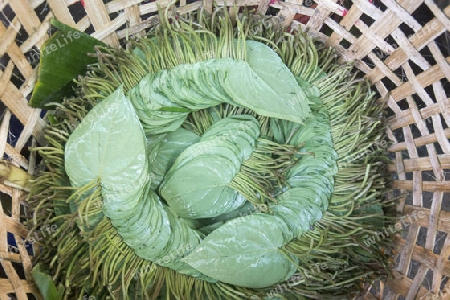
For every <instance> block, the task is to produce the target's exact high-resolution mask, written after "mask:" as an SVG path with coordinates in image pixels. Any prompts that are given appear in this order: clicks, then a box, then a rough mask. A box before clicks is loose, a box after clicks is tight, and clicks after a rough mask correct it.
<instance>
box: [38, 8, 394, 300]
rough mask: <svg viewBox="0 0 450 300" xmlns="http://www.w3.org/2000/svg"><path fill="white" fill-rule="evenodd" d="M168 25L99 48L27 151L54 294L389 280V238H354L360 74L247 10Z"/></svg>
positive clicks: (374, 202) (350, 285) (329, 289)
mask: <svg viewBox="0 0 450 300" xmlns="http://www.w3.org/2000/svg"><path fill="white" fill-rule="evenodd" d="M160 19H161V22H160V23H159V24H158V25H157V26H155V27H154V28H152V30H151V31H150V32H149V34H148V35H147V36H145V37H141V38H139V39H136V40H133V41H132V42H130V43H129V45H128V46H127V47H126V49H119V50H117V49H115V50H113V49H110V48H106V47H99V48H98V49H97V50H98V51H97V53H96V56H97V58H98V63H97V64H95V65H92V66H90V69H89V72H88V73H87V74H86V75H85V76H84V77H81V78H80V79H79V81H78V95H79V96H78V97H76V98H72V99H66V100H65V101H64V102H63V103H62V104H60V105H58V107H57V108H56V110H55V111H54V113H53V114H52V118H51V124H50V125H49V126H48V128H47V131H46V133H47V140H48V141H49V146H47V147H45V148H38V149H37V151H38V152H39V153H40V155H41V156H42V157H43V158H44V161H45V164H46V168H47V170H48V171H46V172H43V173H42V174H41V175H40V176H39V177H38V179H37V180H36V182H35V184H34V187H33V189H32V192H31V194H30V195H31V196H30V202H31V203H32V204H33V205H34V206H35V216H34V223H35V226H36V228H38V226H42V224H55V223H56V224H58V232H56V233H55V234H54V235H53V236H52V237H51V238H49V239H47V240H45V241H42V243H43V244H42V245H43V247H44V249H45V251H43V252H42V253H41V254H40V255H39V256H38V258H37V260H38V261H40V262H42V263H43V264H44V265H46V266H48V269H49V270H48V272H49V273H50V274H52V276H53V279H54V281H55V282H60V283H63V285H64V286H65V296H64V297H65V298H66V299H75V298H79V299H82V298H83V296H85V295H95V296H96V297H97V298H98V299H107V298H113V299H144V298H145V299H146V298H148V299H156V298H157V297H158V295H165V297H167V299H246V298H251V299H271V297H278V298H281V299H303V297H305V296H306V297H312V298H330V299H335V297H336V296H338V295H347V294H352V293H356V292H357V291H359V290H360V288H361V285H362V284H363V283H364V281H365V280H368V281H371V280H374V279H377V278H380V277H382V276H385V275H386V274H387V269H388V262H387V258H386V257H385V256H384V254H383V251H382V250H381V247H383V246H386V245H387V244H388V243H387V241H386V240H380V242H379V243H377V244H375V245H369V244H365V243H364V241H365V239H367V238H368V237H370V236H371V235H373V234H374V233H376V232H377V231H378V230H381V228H382V227H383V226H384V221H385V218H386V217H385V216H384V213H383V209H382V207H383V206H385V207H386V206H387V205H388V204H387V203H385V201H384V200H383V193H384V190H385V185H386V178H385V177H386V176H385V175H384V174H385V171H384V162H383V155H382V151H383V149H378V150H376V151H375V150H374V147H373V145H374V144H376V143H377V141H379V140H381V139H383V127H382V124H381V121H380V116H381V111H382V108H381V107H380V105H377V104H376V103H375V100H374V97H373V96H374V95H373V93H372V92H371V91H370V89H369V87H368V84H367V83H365V82H363V81H358V80H356V79H355V77H354V76H353V75H351V74H352V73H351V69H352V65H351V64H348V65H338V64H337V57H336V54H335V53H334V51H333V50H331V49H328V48H326V47H325V46H324V45H322V44H320V43H319V42H317V41H315V40H314V39H312V38H311V37H309V36H307V35H306V34H305V33H301V32H298V31H294V30H291V31H290V32H286V30H285V28H281V27H278V26H277V25H276V24H277V23H276V22H275V20H274V19H273V18H268V17H262V16H257V15H255V14H253V13H251V12H250V11H249V10H245V11H243V12H241V13H240V14H238V17H237V19H235V20H234V19H231V18H230V16H229V15H228V14H227V13H226V12H223V11H222V10H221V9H217V10H216V11H215V13H214V14H213V15H212V16H211V15H208V14H206V13H204V12H203V11H202V10H199V11H198V12H196V13H192V14H190V15H188V16H176V17H175V16H172V17H171V16H170V15H169V14H167V13H165V14H164V13H162V14H161V18H160ZM317 265H321V266H322V267H321V269H320V270H319V269H318V268H317ZM323 266H326V268H324V267H323ZM280 285H283V286H284V287H286V288H283V289H279V288H277V287H279V286H280ZM274 291H275V292H274ZM273 299H276V298H273Z"/></svg>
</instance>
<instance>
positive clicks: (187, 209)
mask: <svg viewBox="0 0 450 300" xmlns="http://www.w3.org/2000/svg"><path fill="white" fill-rule="evenodd" d="M210 132H212V133H211V134H210ZM259 134H260V131H259V124H258V121H257V120H256V119H255V118H254V117H252V116H246V115H241V116H231V117H228V118H225V119H222V120H220V121H219V122H216V123H215V124H213V125H212V126H211V127H210V128H208V130H207V131H206V132H205V134H204V135H203V137H202V139H201V140H200V142H198V143H196V144H193V145H192V146H190V147H188V148H187V149H186V150H184V151H183V152H182V153H181V154H180V155H179V156H178V158H177V159H176V160H175V162H174V164H173V165H172V167H171V168H170V169H169V171H168V172H167V174H166V176H165V178H164V181H163V183H162V184H161V188H160V194H161V196H162V197H163V198H164V199H165V200H166V201H167V203H168V204H169V206H170V209H171V210H172V211H173V212H175V213H176V214H178V215H180V216H182V217H184V218H191V219H198V218H208V217H215V216H218V215H220V214H223V213H226V212H229V211H232V210H234V209H236V208H238V207H239V206H241V205H242V204H243V203H244V201H245V199H244V198H243V197H242V196H241V195H239V194H238V192H237V191H235V190H234V189H232V188H230V187H229V186H228V185H229V184H230V183H231V181H232V180H233V178H234V177H235V176H236V174H237V173H238V172H239V170H240V167H241V164H242V163H243V161H244V160H246V159H248V158H249V157H250V156H251V154H252V152H253V150H254V149H255V147H256V139H257V138H258V136H259Z"/></svg>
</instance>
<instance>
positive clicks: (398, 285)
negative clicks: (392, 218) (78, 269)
mask: <svg viewBox="0 0 450 300" xmlns="http://www.w3.org/2000/svg"><path fill="white" fill-rule="evenodd" d="M104 2H105V1H101V0H85V1H81V2H80V1H76V0H64V1H62V0H0V19H1V21H2V22H1V23H0V99H1V103H0V107H1V108H0V112H1V116H2V117H1V125H0V153H1V154H2V157H3V160H2V161H1V163H0V176H1V177H0V192H1V202H0V266H1V267H0V299H1V300H6V299H20V300H22V299H42V297H41V296H40V295H39V292H38V290H37V288H36V286H35V285H34V283H33V280H32V276H31V268H32V256H33V254H35V253H36V251H38V250H39V249H33V245H32V243H24V242H23V239H24V238H25V237H26V236H27V228H26V226H25V225H24V222H25V221H26V216H27V215H29V212H28V211H27V205H26V195H27V184H26V182H24V181H20V180H18V179H17V178H23V175H25V173H27V174H28V175H27V176H32V175H33V174H34V173H35V171H36V165H37V162H38V161H39V158H37V157H36V155H35V153H34V152H29V151H28V148H29V147H30V146H35V145H37V144H40V143H43V142H44V141H43V139H44V137H43V134H42V132H43V128H44V126H45V122H44V120H43V119H42V115H43V113H42V112H41V111H40V110H38V109H32V108H30V107H29V106H28V104H27V101H28V100H29V99H30V95H31V92H32V89H33V86H34V84H35V82H36V77H37V68H36V64H37V62H38V58H39V49H40V48H41V47H42V45H43V43H44V42H45V41H46V40H47V39H48V38H49V28H50V25H49V20H50V18H52V17H55V18H57V19H58V20H59V21H61V22H63V23H66V24H68V25H70V26H72V27H75V28H77V29H79V30H81V31H85V32H88V33H89V34H91V35H93V36H94V37H96V38H98V39H101V40H102V41H104V42H105V43H106V44H109V45H111V46H113V47H119V46H120V43H121V41H122V40H123V39H125V38H126V37H127V36H128V35H134V34H139V33H140V32H142V31H145V29H146V28H148V27H151V26H152V25H153V24H154V23H153V19H154V18H153V16H154V15H155V13H156V12H157V4H159V6H161V7H165V6H167V5H169V1H166V0H161V1H159V0H158V1H157V2H153V1H146V0H133V1H127V0H113V1H106V2H108V3H106V4H105V3H104ZM213 5H229V6H231V5H237V6H244V5H250V6H255V7H258V10H259V12H261V13H267V12H269V13H271V14H276V15H277V16H278V17H279V20H280V22H282V23H283V24H285V25H289V24H290V25H291V26H294V27H295V26H301V27H302V28H304V29H306V30H308V32H309V33H310V34H311V35H314V36H316V37H318V38H319V39H321V40H323V41H324V42H325V43H326V44H327V45H329V46H331V47H333V48H335V49H337V51H338V52H340V53H341V55H342V59H343V60H355V61H356V67H357V68H358V69H359V70H361V71H362V72H363V73H364V74H365V77H366V78H367V79H368V80H369V81H370V82H371V83H372V84H374V86H375V87H376V90H377V91H378V97H379V101H378V103H379V105H383V106H385V107H386V111H387V115H388V122H387V125H388V126H387V129H386V130H387V135H388V137H389V139H390V144H389V145H390V146H389V149H388V150H389V155H390V158H391V159H392V164H391V165H390V166H389V170H390V171H391V172H392V174H393V181H392V187H393V189H392V191H391V193H390V196H391V197H398V199H399V201H398V205H397V211H398V213H399V214H400V216H404V217H403V218H402V219H401V221H402V223H403V225H404V228H405V230H404V231H403V232H402V233H399V234H396V235H395V236H394V235H392V239H394V240H395V241H396V244H397V245H398V247H397V250H396V251H395V253H393V254H394V257H393V259H394V260H395V261H396V267H395V270H394V271H393V278H392V279H390V280H387V281H386V282H378V283H377V284H376V285H373V286H371V287H367V288H366V292H365V295H364V296H363V298H364V299H450V282H448V277H450V261H449V259H448V258H449V255H450V226H449V224H450V142H449V137H450V128H449V126H450V83H449V81H450V33H449V30H450V5H449V3H448V0H443V1H439V0H438V1H437V2H434V1H433V0H373V1H372V0H352V1H338V0H314V1H313V0H286V1H284V2H283V1H276V0H275V1H270V0H239V1H237V0H236V1H226V3H225V1H223V0H218V1H216V2H215V3H213V0H204V1H190V2H189V3H188V2H187V1H186V0H181V1H179V3H177V6H179V8H178V11H179V12H180V13H184V12H189V11H193V10H195V9H197V8H199V7H201V6H203V7H204V8H205V9H206V10H212V7H213ZM41 235H42V236H39V237H36V238H45V233H44V232H42V234H41Z"/></svg>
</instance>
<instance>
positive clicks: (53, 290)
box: [31, 264, 64, 300]
mask: <svg viewBox="0 0 450 300" xmlns="http://www.w3.org/2000/svg"><path fill="white" fill-rule="evenodd" d="M31 275H32V276H33V279H34V282H35V283H36V285H37V287H38V289H39V291H40V292H41V294H42V296H43V297H44V299H45V300H60V299H63V296H64V287H63V286H62V285H61V284H59V285H58V287H56V286H55V283H54V282H53V280H52V277H51V276H50V275H48V274H46V273H45V272H44V271H43V270H41V266H40V265H39V264H37V265H36V266H35V267H34V268H33V270H32V271H31Z"/></svg>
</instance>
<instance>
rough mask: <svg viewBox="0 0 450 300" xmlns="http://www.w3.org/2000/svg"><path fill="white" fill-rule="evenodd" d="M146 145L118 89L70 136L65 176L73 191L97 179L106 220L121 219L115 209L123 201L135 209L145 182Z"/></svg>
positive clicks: (130, 105)
mask: <svg viewBox="0 0 450 300" xmlns="http://www.w3.org/2000/svg"><path fill="white" fill-rule="evenodd" d="M146 144H147V141H146V139H145V134H144V131H143V129H142V126H141V123H140V122H139V119H138V118H137V116H136V113H135V111H134V108H133V105H132V104H131V102H130V101H129V100H128V99H127V98H126V97H125V95H124V93H123V91H122V89H121V88H119V89H117V90H116V91H115V92H114V93H112V94H111V95H110V96H108V97H107V98H105V99H104V100H103V101H102V102H100V103H99V104H98V105H96V106H95V107H94V108H93V109H92V110H91V111H90V112H89V113H88V114H87V115H86V117H85V118H84V119H83V120H82V122H81V123H80V124H79V125H78V127H77V128H76V129H75V131H74V132H73V133H72V134H71V135H70V137H69V140H68V141H67V143H66V148H65V168H66V172H67V175H68V176H69V178H70V180H71V183H72V185H73V186H76V187H81V186H84V185H86V184H88V183H89V182H91V181H93V180H95V179H100V181H101V186H102V194H103V196H104V202H105V203H104V204H105V207H104V209H105V210H108V211H109V213H110V215H108V217H112V216H113V215H117V216H122V215H123V212H119V211H117V209H118V208H120V207H123V205H124V204H123V200H124V199H127V200H128V201H129V202H128V203H127V205H128V207H130V208H133V207H135V206H136V205H137V202H138V201H139V199H140V195H141V194H142V190H143V187H144V185H145V184H147V182H148V178H149V174H148V173H149V172H148V162H147V157H146V150H145V149H146ZM130 145H133V146H132V147H130ZM105 213H106V211H105Z"/></svg>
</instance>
